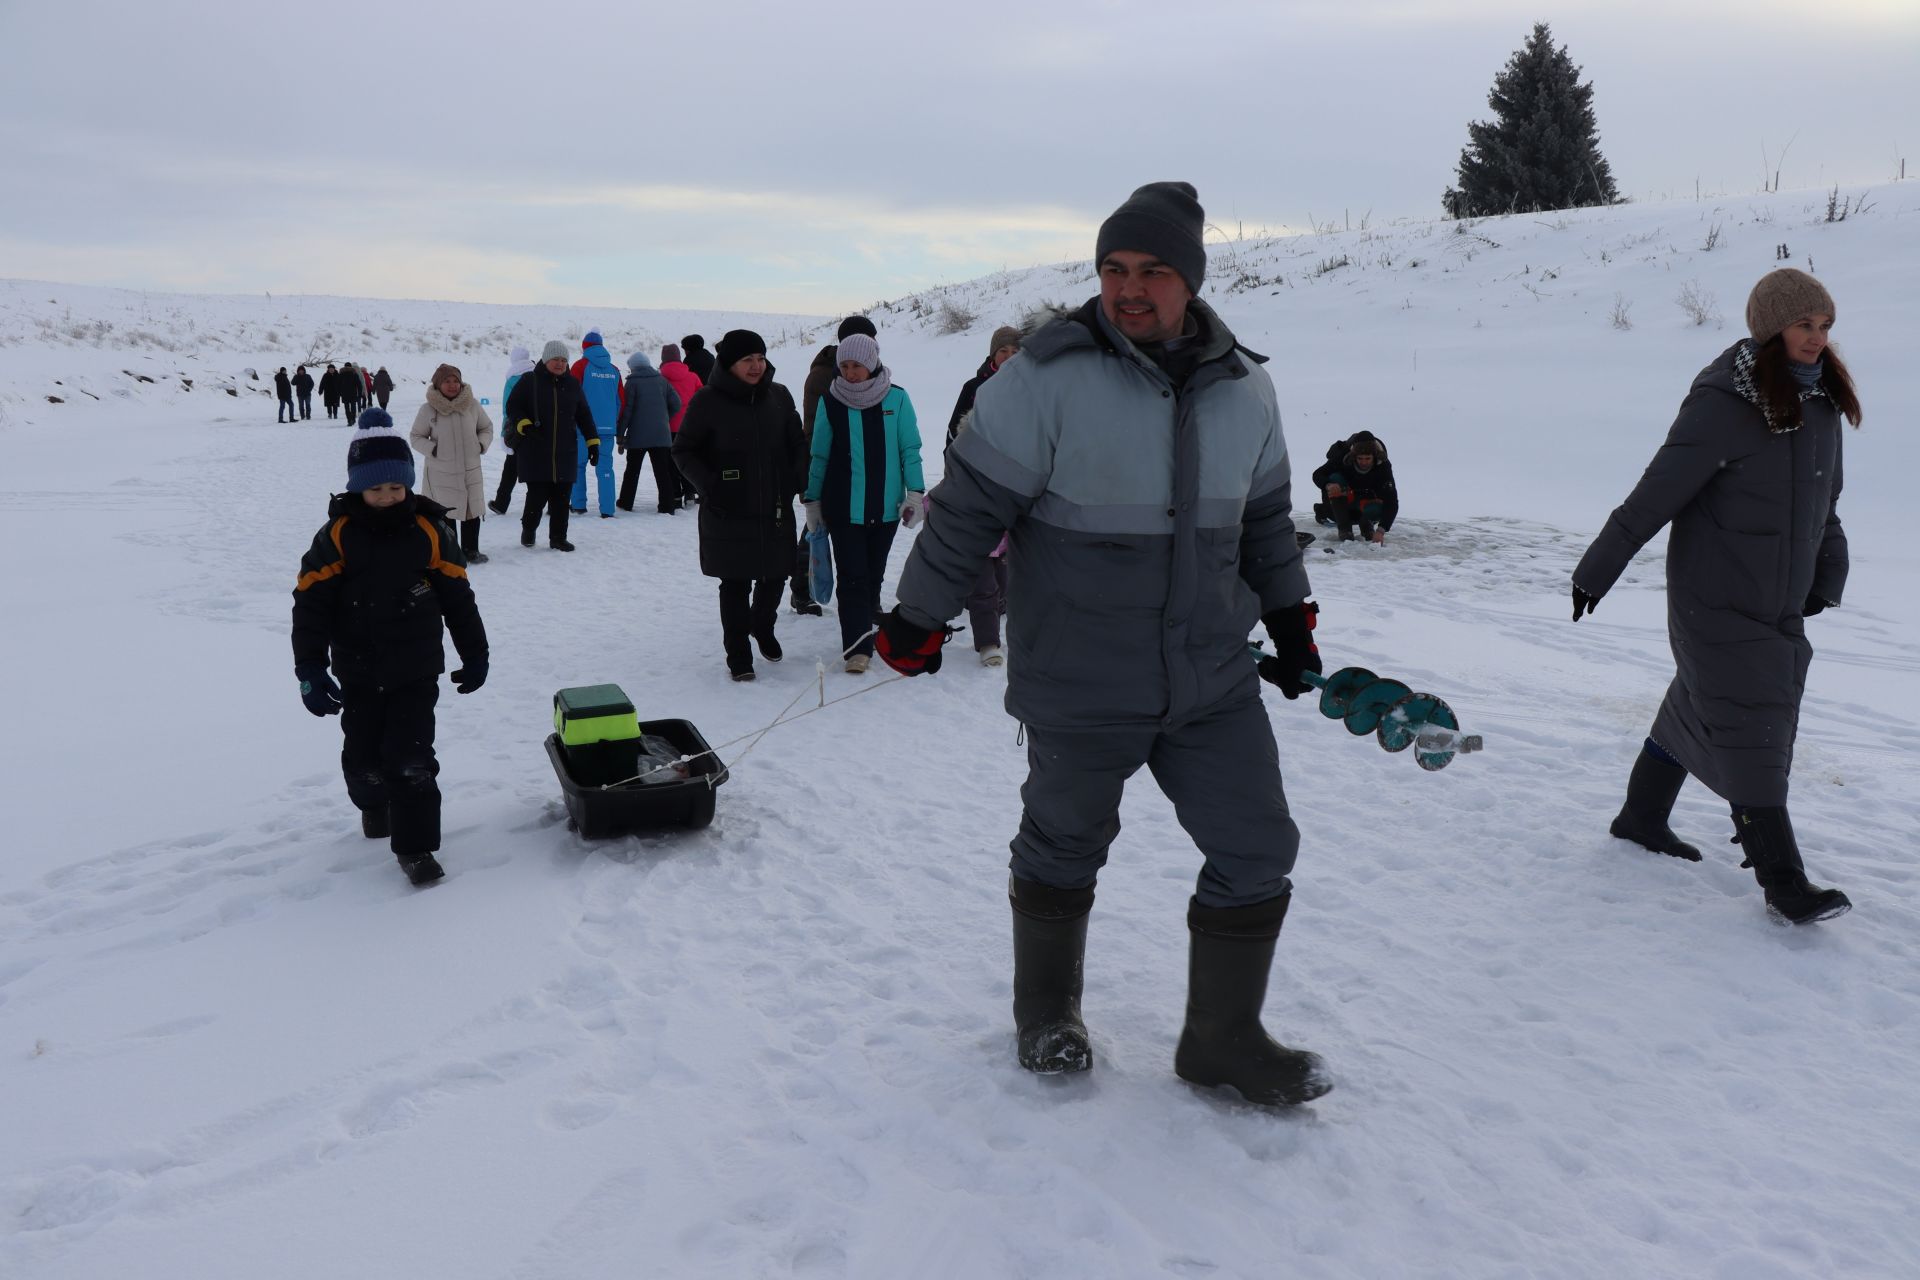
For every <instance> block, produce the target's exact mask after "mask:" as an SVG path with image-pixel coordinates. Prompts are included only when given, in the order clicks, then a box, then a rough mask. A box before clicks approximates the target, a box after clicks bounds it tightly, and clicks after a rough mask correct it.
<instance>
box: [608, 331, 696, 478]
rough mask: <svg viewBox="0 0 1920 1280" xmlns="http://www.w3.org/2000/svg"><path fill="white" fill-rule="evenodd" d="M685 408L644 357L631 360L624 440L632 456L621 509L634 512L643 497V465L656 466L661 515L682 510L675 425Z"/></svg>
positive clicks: (642, 354)
mask: <svg viewBox="0 0 1920 1280" xmlns="http://www.w3.org/2000/svg"><path fill="white" fill-rule="evenodd" d="M684 407H685V406H684V405H683V404H682V403H681V400H680V393H679V392H678V391H676V390H674V387H673V384H672V383H670V382H668V381H667V380H666V378H665V377H664V376H662V375H661V373H660V371H659V370H658V369H656V368H654V367H653V361H651V360H649V359H647V356H646V353H645V352H644V351H636V352H634V353H633V354H632V355H630V356H628V357H627V387H626V393H625V397H624V400H623V402H622V404H621V406H620V425H619V429H618V438H619V441H620V447H621V448H622V449H625V450H626V451H627V469H626V472H625V474H624V475H622V476H621V478H620V504H619V505H620V509H621V510H622V511H631V510H633V500H634V498H635V496H636V495H638V493H639V492H640V467H641V464H642V461H643V460H645V461H650V462H651V463H652V464H653V485H654V488H655V489H656V490H657V491H658V493H657V495H656V497H655V500H654V501H655V509H656V510H658V511H659V512H660V514H661V515H663V516H670V515H672V514H673V513H674V512H676V511H678V510H679V509H680V469H679V468H678V467H676V466H674V465H673V428H672V427H671V426H670V425H669V424H670V423H671V422H672V421H673V419H674V418H676V417H678V416H679V414H680V410H681V409H682V408H684Z"/></svg>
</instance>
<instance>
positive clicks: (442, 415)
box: [408, 364, 493, 564]
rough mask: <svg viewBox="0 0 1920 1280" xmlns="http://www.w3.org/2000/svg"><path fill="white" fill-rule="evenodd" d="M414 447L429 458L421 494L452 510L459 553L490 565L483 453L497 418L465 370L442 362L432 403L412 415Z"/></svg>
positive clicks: (431, 390) (436, 373)
mask: <svg viewBox="0 0 1920 1280" xmlns="http://www.w3.org/2000/svg"><path fill="white" fill-rule="evenodd" d="M408 434H409V436H410V437H411V438H412V440H413V447H414V448H416V449H418V450H419V451H420V452H421V453H422V454H424V455H426V466H425V467H424V468H423V470H424V472H425V474H424V475H423V476H422V477H421V480H420V492H422V493H424V494H426V495H427V496H428V497H429V498H432V499H433V500H434V501H435V502H437V503H439V504H440V505H441V506H443V507H445V508H446V509H447V516H448V518H449V519H452V520H457V521H459V522H460V549H461V550H462V551H464V552H465V553H466V556H467V563H468V564H485V563H486V562H487V557H486V556H484V555H482V554H480V510H481V508H482V507H484V506H486V504H487V482H486V479H485V477H484V476H483V475H482V474H481V472H480V455H481V454H483V453H485V452H486V451H487V448H488V446H490V445H492V444H493V419H492V418H489V417H488V416H487V411H486V410H485V409H482V408H481V407H480V402H479V401H478V400H477V399H475V398H474V394H473V388H472V387H469V386H468V385H467V384H466V381H465V379H463V378H462V377H461V376H460V371H459V370H458V369H456V368H454V367H453V366H452V365H450V364H443V365H441V366H440V367H439V368H438V369H435V370H434V371H433V383H432V385H430V386H429V387H428V388H427V402H426V403H425V404H423V405H421V406H420V412H419V413H416V414H415V415H414V416H413V430H412V431H411V432H409V433H408Z"/></svg>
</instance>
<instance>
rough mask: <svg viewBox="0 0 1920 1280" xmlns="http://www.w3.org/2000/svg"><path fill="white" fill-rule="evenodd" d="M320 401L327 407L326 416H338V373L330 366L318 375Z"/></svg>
mask: <svg viewBox="0 0 1920 1280" xmlns="http://www.w3.org/2000/svg"><path fill="white" fill-rule="evenodd" d="M320 400H321V402H322V403H323V404H325V405H326V406H327V416H328V417H329V418H337V417H339V416H340V371H339V370H338V369H336V368H334V367H333V366H332V365H328V366H327V371H326V372H325V373H323V374H321V375H320Z"/></svg>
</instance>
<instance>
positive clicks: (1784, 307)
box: [1747, 267, 1839, 342]
mask: <svg viewBox="0 0 1920 1280" xmlns="http://www.w3.org/2000/svg"><path fill="white" fill-rule="evenodd" d="M1805 316H1826V317H1827V318H1828V319H1829V320H1837V319H1839V317H1838V316H1836V315H1834V313H1833V295H1832V294H1830V293H1828V292H1827V287H1826V286H1825V285H1823V284H1821V283H1820V282H1819V281H1818V280H1815V279H1814V278H1813V277H1812V276H1810V275H1808V274H1807V273H1806V272H1804V271H1800V270H1797V269H1795V268H1793V267H1781V268H1780V269H1779V270H1778V271H1769V272H1767V274H1765V275H1763V276H1761V277H1760V283H1759V284H1756V285H1755V286H1753V292H1752V293H1751V294H1748V295H1747V332H1748V333H1751V334H1752V335H1753V340H1754V341H1755V342H1765V341H1766V340H1767V339H1769V338H1771V337H1773V336H1774V335H1775V334H1778V333H1780V332H1781V331H1782V330H1784V329H1785V328H1786V327H1787V326H1788V325H1790V324H1793V323H1794V322H1795V321H1797V320H1799V319H1801V318H1803V317H1805Z"/></svg>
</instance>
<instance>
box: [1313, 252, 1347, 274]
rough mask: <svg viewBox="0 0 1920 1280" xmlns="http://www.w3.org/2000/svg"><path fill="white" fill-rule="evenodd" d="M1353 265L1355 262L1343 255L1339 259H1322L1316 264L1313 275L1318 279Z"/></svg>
mask: <svg viewBox="0 0 1920 1280" xmlns="http://www.w3.org/2000/svg"><path fill="white" fill-rule="evenodd" d="M1352 265H1353V260H1352V259H1351V258H1349V257H1347V255H1346V254H1344V253H1343V254H1341V255H1340V256H1339V257H1337V258H1322V259H1320V261H1318V262H1316V263H1314V264H1313V271H1312V274H1313V276H1314V277H1315V278H1316V279H1317V278H1318V277H1320V276H1324V275H1328V274H1330V273H1332V272H1335V271H1338V270H1339V269H1340V268H1342V267H1350V266H1352Z"/></svg>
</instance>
